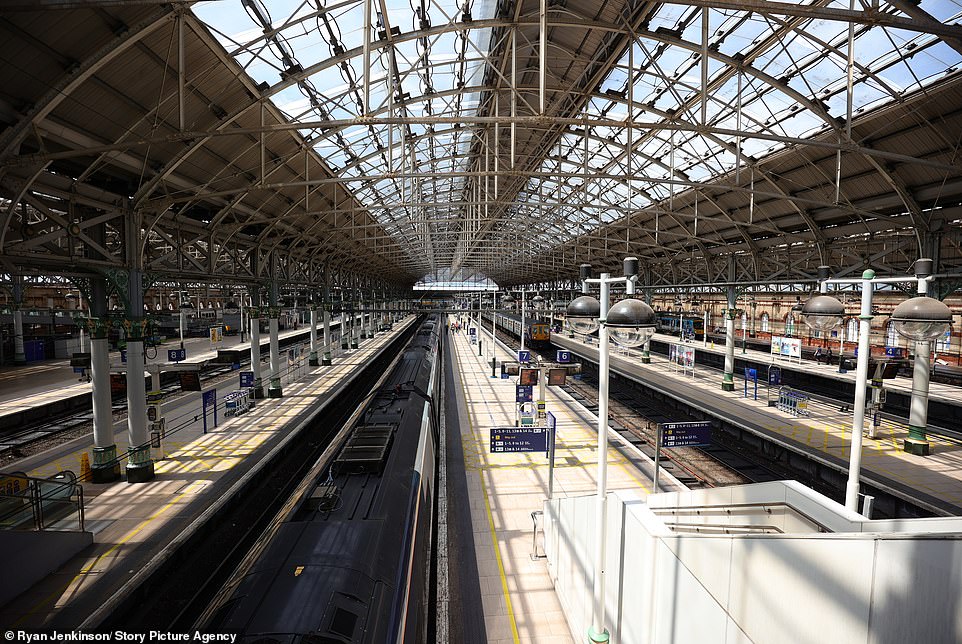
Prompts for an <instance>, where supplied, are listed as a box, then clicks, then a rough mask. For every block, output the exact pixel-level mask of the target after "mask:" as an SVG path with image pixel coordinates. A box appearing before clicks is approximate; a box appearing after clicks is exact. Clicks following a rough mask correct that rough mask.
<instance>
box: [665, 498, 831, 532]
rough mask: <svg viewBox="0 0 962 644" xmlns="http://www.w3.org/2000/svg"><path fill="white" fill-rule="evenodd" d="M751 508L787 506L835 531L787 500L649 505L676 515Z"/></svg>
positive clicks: (816, 524)
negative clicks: (689, 512)
mask: <svg viewBox="0 0 962 644" xmlns="http://www.w3.org/2000/svg"><path fill="white" fill-rule="evenodd" d="M751 508H760V509H763V510H766V512H767V513H768V514H771V510H769V509H768V508H785V509H788V510H791V511H792V512H795V513H796V514H797V515H798V516H800V517H802V518H803V519H805V520H807V521H809V522H811V523H813V524H814V525H815V526H816V527H817V528H818V529H819V531H821V532H834V530H832V529H830V528H829V527H828V526H826V525H825V524H823V523H822V522H821V521H818V520H816V519H814V518H813V517H811V516H809V515H808V514H807V513H805V512H802V511H801V510H799V509H798V508H796V507H795V506H794V505H792V504H791V503H789V502H787V501H772V502H762V501H754V502H751V503H722V504H704V505H673V506H661V507H659V506H651V505H650V506H649V509H650V510H651V511H652V512H653V513H654V514H656V515H657V514H659V513H661V514H670V515H674V514H676V513H681V512H685V511H691V512H697V511H699V510H713V511H725V512H727V513H728V514H731V510H732V509H751Z"/></svg>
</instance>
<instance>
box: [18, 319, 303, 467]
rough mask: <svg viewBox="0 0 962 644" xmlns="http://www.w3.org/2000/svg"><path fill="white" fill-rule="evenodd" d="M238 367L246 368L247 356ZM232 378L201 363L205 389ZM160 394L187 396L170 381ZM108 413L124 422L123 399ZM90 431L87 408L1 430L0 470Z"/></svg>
mask: <svg viewBox="0 0 962 644" xmlns="http://www.w3.org/2000/svg"><path fill="white" fill-rule="evenodd" d="M284 339H285V340H287V342H286V343H285V344H284V346H290V345H291V344H297V343H298V342H299V341H302V340H303V338H302V336H301V335H296V336H289V337H287V338H284ZM266 353H269V349H268V350H266V351H265V350H264V349H263V348H262V350H261V355H262V356H263V355H265V354H266ZM248 354H249V352H248ZM240 364H241V365H249V364H250V358H249V355H248V357H247V358H245V359H244V360H242V361H241V362H240ZM236 374H237V372H236V371H235V370H234V369H232V368H231V366H230V365H224V364H219V363H205V364H204V365H203V366H202V367H201V370H200V378H201V382H202V383H204V385H205V386H216V385H219V384H221V383H223V382H225V381H226V380H228V379H229V378H232V377H236ZM161 391H163V393H164V400H165V401H167V402H175V401H176V400H177V399H178V398H180V397H181V396H182V395H187V394H182V393H181V390H180V385H179V384H178V382H177V381H174V380H171V381H169V382H167V383H166V384H164V385H162V387H161ZM222 404H223V403H222ZM112 409H113V420H114V422H120V421H122V420H124V419H126V418H127V402H126V398H125V397H120V398H115V399H114V401H113V405H112ZM168 423H170V419H168ZM176 429H177V426H176V425H172V424H171V425H170V426H169V428H168V434H172V433H174V432H175V431H176ZM92 431H93V411H92V410H91V409H89V408H86V409H84V410H82V411H74V412H64V413H59V414H54V415H51V416H48V417H45V418H42V419H38V420H36V421H33V422H31V423H29V424H27V425H24V426H19V427H13V426H11V427H5V428H4V429H3V430H2V431H0V467H7V466H8V465H12V464H13V463H15V462H16V461H17V460H18V459H21V458H26V457H28V456H32V455H33V454H36V453H39V452H42V451H45V450H48V449H50V448H52V447H56V446H57V445H60V444H62V443H64V442H67V441H70V440H73V439H74V438H78V437H80V436H83V435H85V434H89V433H91V432H92Z"/></svg>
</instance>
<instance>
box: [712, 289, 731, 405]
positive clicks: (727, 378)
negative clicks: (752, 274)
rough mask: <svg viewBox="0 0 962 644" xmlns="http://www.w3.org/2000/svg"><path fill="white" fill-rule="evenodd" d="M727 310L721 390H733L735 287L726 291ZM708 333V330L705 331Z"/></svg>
mask: <svg viewBox="0 0 962 644" xmlns="http://www.w3.org/2000/svg"><path fill="white" fill-rule="evenodd" d="M727 299H728V308H727V309H726V310H725V374H724V375H723V376H722V390H723V391H734V390H735V315H736V311H737V309H736V308H735V287H734V286H729V287H728V289H727ZM705 333H708V329H705Z"/></svg>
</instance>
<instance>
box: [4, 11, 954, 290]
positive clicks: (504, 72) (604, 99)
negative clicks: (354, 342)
mask: <svg viewBox="0 0 962 644" xmlns="http://www.w3.org/2000/svg"><path fill="white" fill-rule="evenodd" d="M10 4H11V7H10V8H9V9H8V11H7V13H6V15H5V19H4V21H2V22H0V35H2V38H3V40H2V42H0V52H2V56H3V68H2V69H3V71H2V72H0V74H2V76H3V77H4V81H5V82H4V83H2V84H0V122H2V123H3V125H4V126H5V128H6V132H4V133H2V134H0V164H2V165H0V177H2V179H0V190H2V191H0V196H2V202H0V261H2V262H3V263H4V265H5V266H6V267H7V270H9V271H11V272H13V271H15V270H16V271H21V270H24V269H25V268H34V269H36V270H48V271H49V270H53V269H55V268H58V267H59V269H60V270H63V267H64V262H65V261H67V265H68V266H70V267H71V269H72V270H73V269H75V270H77V271H81V272H82V271H84V270H92V269H95V268H102V267H104V266H112V265H126V264H129V262H130V257H129V250H125V247H126V246H128V245H129V242H131V240H132V239H133V238H132V237H131V236H130V230H131V229H135V230H138V229H139V230H140V231H141V235H142V239H141V244H142V248H143V253H144V256H143V261H144V265H145V269H146V270H149V271H153V272H154V273H157V274H161V275H168V276H180V277H191V278H197V279H199V278H202V277H205V276H206V277H207V278H210V279H217V278H225V279H228V278H229V279H236V280H241V281H243V280H247V279H259V278H261V277H264V276H271V277H274V276H281V277H283V278H284V279H285V280H287V281H289V282H291V283H313V282H316V281H317V279H319V275H321V273H322V271H333V272H335V273H338V272H341V273H344V274H352V275H360V276H364V277H366V278H370V279H376V280H381V281H386V282H389V283H395V284H398V285H403V286H406V287H410V286H412V285H415V284H416V283H417V284H419V288H440V287H441V286H442V285H444V284H454V283H459V281H460V280H461V278H462V277H464V276H471V275H481V276H483V279H481V280H480V281H478V282H477V284H478V285H483V284H488V282H487V281H486V280H488V278H490V280H493V282H496V283H498V284H502V285H511V284H520V283H532V282H549V281H551V280H558V279H570V278H572V277H574V276H576V275H577V266H578V265H579V264H581V263H584V262H588V263H592V264H593V265H594V266H595V267H596V268H597V269H598V270H602V269H606V268H608V269H610V270H613V271H614V270H617V267H618V266H619V265H620V262H621V259H622V258H623V257H625V256H635V257H638V258H639V259H640V260H641V266H642V271H643V280H644V283H645V284H648V285H659V284H661V285H668V284H675V285H698V284H701V283H705V282H719V281H725V280H729V281H735V280H738V281H751V280H770V281H791V280H798V279H803V278H808V277H811V276H813V275H814V274H815V271H816V267H817V266H819V265H821V264H827V265H830V266H833V267H834V268H835V269H836V272H837V274H839V273H840V274H842V275H844V274H845V273H846V272H848V273H849V274H855V273H857V272H860V271H861V270H862V268H864V267H865V266H869V265H870V266H873V267H875V268H876V269H877V270H879V271H890V272H893V273H896V272H897V273H904V271H905V270H906V268H907V267H908V266H909V265H910V264H911V263H912V262H913V261H914V260H915V259H916V258H918V257H920V256H928V257H933V258H935V259H936V260H937V262H938V268H939V271H940V272H942V273H946V274H957V273H959V272H960V271H962V250H960V248H962V235H960V232H962V231H960V219H962V217H960V213H962V210H960V205H962V136H960V132H962V75H960V74H962V73H960V66H962V27H960V24H959V23H960V16H962V4H960V2H958V1H954V0H873V1H872V2H869V1H866V0H845V1H844V2H837V1H825V0H818V1H806V2H768V1H765V0H753V1H751V2H747V1H741V2H739V1H735V0H715V1H706V0H683V1H679V2H640V1H631V0H602V1H587V0H585V1H581V0H579V1H577V2H576V1H574V0H547V1H543V2H539V1H538V0H533V1H532V0H498V1H495V0H457V1H454V0H353V1H352V0H342V1H338V0H293V1H287V0H270V1H269V2H268V1H267V0H220V1H217V2H197V3H193V2H153V1H150V0H144V1H142V2H134V3H123V2H117V1H112V0H105V1H100V2H98V1H96V0H92V1H90V2H82V1H68V0H57V1H53V2H48V3H35V2H27V1H26V0H23V1H18V0H12V2H11V3H10ZM101 225H102V226H101ZM94 230H101V232H100V233H98V234H96V235H95V234H94V232H93V231H94ZM470 281H471V280H470V279H468V280H467V282H470ZM479 288H487V286H479Z"/></svg>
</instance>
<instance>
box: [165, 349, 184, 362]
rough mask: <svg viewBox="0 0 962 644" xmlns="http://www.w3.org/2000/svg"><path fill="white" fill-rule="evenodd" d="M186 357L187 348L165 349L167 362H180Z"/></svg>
mask: <svg viewBox="0 0 962 644" xmlns="http://www.w3.org/2000/svg"><path fill="white" fill-rule="evenodd" d="M186 359H187V349H167V362H180V361H181V360H186Z"/></svg>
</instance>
